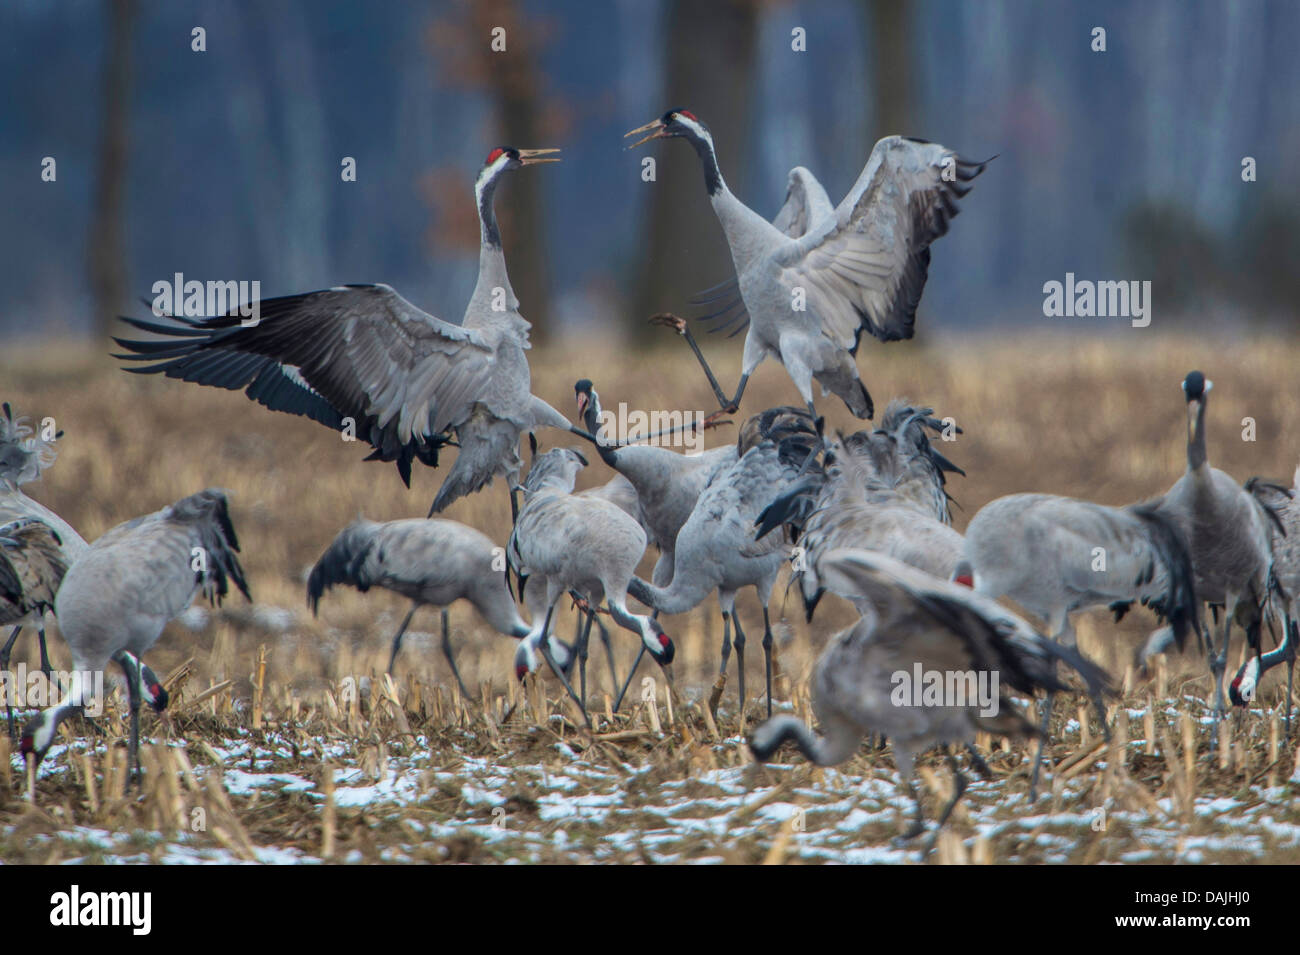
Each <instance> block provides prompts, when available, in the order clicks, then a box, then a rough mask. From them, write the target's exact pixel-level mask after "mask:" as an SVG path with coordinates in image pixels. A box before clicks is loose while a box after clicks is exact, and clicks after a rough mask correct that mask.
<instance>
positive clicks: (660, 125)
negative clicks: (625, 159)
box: [623, 119, 664, 149]
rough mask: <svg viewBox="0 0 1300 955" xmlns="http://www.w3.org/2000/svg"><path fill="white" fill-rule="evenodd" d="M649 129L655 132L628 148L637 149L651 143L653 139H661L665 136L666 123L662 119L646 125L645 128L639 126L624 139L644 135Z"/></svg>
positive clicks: (625, 135) (625, 134) (627, 133)
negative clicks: (638, 134)
mask: <svg viewBox="0 0 1300 955" xmlns="http://www.w3.org/2000/svg"><path fill="white" fill-rule="evenodd" d="M647 129H650V130H653V132H652V133H650V134H649V135H648V136H642V137H641V138H640V139H638V140H637V141H636V142H634V143H633V144H632V145H631V146H628V147H627V148H628V149H636V147H637V146H640V145H641V144H642V143H644V142H649V141H650V140H652V139H661V138H662V137H663V135H664V121H663V120H662V119H656V120H654V121H653V122H650V123H646V124H645V125H644V126H638V127H637V128H636V129H633V130H629V131H628V132H626V133H624V134H623V138H624V139H627V138H628V137H629V136H635V135H636V134H637V133H644V132H645V131H646V130H647Z"/></svg>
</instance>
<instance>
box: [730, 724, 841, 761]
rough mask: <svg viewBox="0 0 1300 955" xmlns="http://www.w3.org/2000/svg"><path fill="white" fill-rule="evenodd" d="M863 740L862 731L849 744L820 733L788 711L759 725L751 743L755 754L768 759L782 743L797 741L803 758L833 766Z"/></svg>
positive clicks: (796, 743) (796, 744)
mask: <svg viewBox="0 0 1300 955" xmlns="http://www.w3.org/2000/svg"><path fill="white" fill-rule="evenodd" d="M846 739H847V737H846ZM861 740H862V737H861V735H858V736H857V737H856V738H854V739H853V740H852V745H851V746H850V745H848V744H847V743H841V742H839V741H837V740H832V739H830V738H828V737H826V736H819V735H817V734H816V733H814V732H813V731H812V730H811V729H809V728H808V726H807V724H805V723H804V722H803V721H802V720H800V719H799V718H798V717H796V716H792V715H790V714H789V713H785V714H782V715H781V716H774V717H773V718H772V719H770V720H768V721H767V722H766V723H764V724H763V725H762V726H760V727H759V728H758V730H756V731H755V733H754V741H753V743H752V744H751V745H752V746H753V749H754V754H755V755H756V756H758V758H759V759H763V760H766V759H767V758H768V757H770V756H771V755H772V754H773V753H775V752H776V750H777V749H778V748H779V747H780V746H781V744H782V743H786V742H790V743H794V745H795V746H796V747H797V748H798V750H799V752H801V753H802V754H803V755H804V758H805V759H807V760H809V761H810V762H812V763H815V764H816V765H818V766H834V765H836V764H837V763H842V762H843V761H844V760H845V759H847V758H848V757H849V756H851V755H852V754H853V751H854V750H856V749H857V745H858V743H860V742H861Z"/></svg>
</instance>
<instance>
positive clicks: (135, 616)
mask: <svg viewBox="0 0 1300 955" xmlns="http://www.w3.org/2000/svg"><path fill="white" fill-rule="evenodd" d="M238 551H239V540H238V538H237V537H236V536H235V528H234V525H233V524H231V522H230V512H229V509H228V506H227V503H226V493H225V492H224V491H222V490H219V489H217V488H208V489H207V490H205V491H200V492H199V493H197V494H193V495H191V496H189V497H186V498H182V499H181V500H179V501H177V502H176V503H175V504H172V505H170V506H168V507H164V508H163V509H162V510H160V511H156V512H154V513H153V514H148V515H145V516H144V517H137V518H135V519H134V520H130V521H127V522H126V523H125V524H119V525H118V526H117V527H114V528H113V529H112V530H110V531H108V532H107V533H105V534H104V536H102V537H100V538H99V539H98V540H97V541H95V542H94V543H93V544H91V545H90V546H89V547H88V548H87V549H86V552H85V553H84V554H83V555H82V556H81V557H80V558H79V559H78V560H77V562H76V563H75V564H73V565H72V567H70V568H69V569H68V572H67V574H66V575H65V576H64V578H63V584H62V586H61V587H60V588H59V593H58V596H57V598H56V599H55V604H54V613H55V616H56V617H58V620H59V629H60V630H61V631H62V632H63V637H64V639H65V640H66V641H67V643H68V648H69V649H70V650H71V651H72V665H73V670H74V674H73V680H72V688H71V689H70V690H69V691H68V693H67V694H66V695H65V696H64V697H63V699H62V700H60V702H59V703H58V704H57V705H55V706H53V707H51V708H49V709H46V710H44V711H43V712H42V713H41V714H40V715H39V716H37V717H36V718H35V719H33V720H32V721H31V722H30V723H28V724H27V726H26V727H25V728H24V729H23V735H22V742H21V745H20V750H21V752H22V753H23V755H24V756H26V757H29V758H31V759H34V760H35V762H37V763H39V762H40V761H41V760H42V759H44V758H45V754H46V753H47V752H48V751H49V748H50V746H51V744H52V743H53V742H54V737H55V734H56V733H57V731H58V728H59V723H61V722H62V721H63V720H64V719H66V718H67V717H68V716H70V715H72V714H73V713H75V712H77V711H79V710H81V709H82V708H83V707H84V706H85V705H86V703H88V702H89V699H88V695H89V694H90V693H92V692H94V691H93V688H91V687H89V686H87V685H86V683H85V677H86V675H88V674H89V673H93V672H96V671H102V670H103V669H104V668H105V667H106V666H107V665H108V663H109V661H110V660H112V661H114V662H116V663H117V664H118V665H119V666H120V667H121V668H122V672H123V673H124V674H125V676H126V688H127V694H128V697H129V699H130V705H131V739H130V750H129V756H128V759H129V762H130V765H131V767H132V768H133V770H134V773H135V776H136V778H137V779H138V778H139V773H140V759H139V748H140V702H141V700H144V701H145V702H147V703H148V704H149V705H150V706H151V707H153V709H154V710H155V711H157V712H162V710H163V709H164V708H166V706H167V691H166V690H165V689H163V687H162V685H161V683H160V682H159V680H158V678H157V677H156V676H155V675H154V673H153V671H152V670H150V669H149V667H147V666H146V665H145V664H144V661H143V660H142V659H141V658H142V656H143V655H144V654H145V653H147V652H148V651H149V649H150V648H151V647H152V646H153V645H154V644H155V643H156V642H157V641H158V637H159V636H160V635H161V634H162V631H163V627H165V626H166V625H167V623H168V622H169V621H171V620H172V619H173V618H175V617H176V616H178V615H179V614H180V613H181V612H182V611H184V610H185V609H186V608H187V607H189V605H190V603H191V602H192V601H193V600H194V597H195V596H196V595H197V594H199V593H202V594H203V595H204V596H205V597H206V598H207V599H208V600H209V602H211V603H212V604H213V605H214V606H215V605H217V604H219V603H220V602H221V600H222V598H223V597H225V596H226V594H227V593H228V591H229V584H230V583H232V582H233V583H234V585H235V586H236V587H238V588H239V591H240V593H242V594H243V595H244V597H245V598H247V599H249V600H250V601H251V599H252V598H251V597H249V593H248V584H247V583H246V582H245V580H244V571H243V568H242V567H240V565H239V558H238V556H237V552H238Z"/></svg>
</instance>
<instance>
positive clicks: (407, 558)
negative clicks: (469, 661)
mask: <svg viewBox="0 0 1300 955" xmlns="http://www.w3.org/2000/svg"><path fill="white" fill-rule="evenodd" d="M503 556H504V550H503V549H502V548H499V547H497V546H496V545H494V544H493V543H492V539H491V538H490V537H488V536H487V535H486V534H482V533H480V532H479V531H476V530H475V529H474V528H472V527H467V526H465V525H464V524H460V523H458V522H456V521H448V520H437V519H426V520H421V519H419V518H414V519H410V520H400V521H389V522H388V523H386V524H377V523H375V522H373V521H367V520H358V521H355V522H353V523H352V524H350V525H348V526H347V527H345V528H344V529H343V530H342V531H340V532H339V534H338V536H337V537H335V538H334V542H333V543H332V544H330V546H329V548H328V549H327V550H326V551H325V553H324V554H322V555H321V558H320V560H318V561H317V562H316V566H315V567H313V568H312V571H311V575H310V576H309V577H308V578H307V606H309V607H311V610H312V613H313V614H315V613H316V612H317V610H318V609H319V606H320V598H321V595H322V594H323V593H324V592H325V591H326V590H329V589H330V588H331V587H333V586H335V585H336V584H348V585H350V586H352V587H355V588H357V590H359V591H361V592H362V593H365V592H366V591H367V590H369V589H370V588H371V587H382V588H384V589H385V590H391V591H393V593H397V594H401V595H402V596H403V597H406V598H407V599H408V600H410V601H411V610H410V612H409V613H408V614H407V615H406V619H404V620H403V621H402V625H401V626H400V627H398V629H397V633H396V635H395V636H394V637H393V651H392V654H391V655H390V656H389V659H388V672H389V673H390V674H391V673H392V672H393V664H394V663H396V662H397V654H398V651H399V650H401V648H402V636H403V635H404V634H405V633H406V628H407V627H408V626H409V625H410V623H411V618H412V617H414V616H415V612H416V611H417V610H419V609H420V608H421V607H426V606H428V607H438V608H440V609H441V611H442V652H443V656H445V657H446V658H447V664H448V666H450V667H451V672H452V675H453V676H454V677H455V678H456V683H457V684H459V686H460V691H461V694H462V695H463V696H465V698H466V699H471V698H472V694H471V693H470V692H469V690H468V689H467V688H466V686H465V682H464V681H463V680H462V679H461V676H460V668H459V667H457V666H456V658H455V656H454V655H453V653H452V647H451V633H450V627H449V623H448V613H447V607H448V605H450V604H453V603H455V602H456V601H457V600H461V599H464V600H467V601H469V602H470V603H471V604H473V606H474V608H475V609H476V610H478V612H479V613H480V614H482V615H483V618H484V619H485V620H486V621H487V622H488V625H489V626H491V627H492V629H494V630H496V631H497V632H498V633H503V634H505V635H506V636H508V637H514V638H515V639H516V640H518V639H522V638H523V637H526V636H527V635H528V633H529V632H530V630H531V628H530V627H529V626H528V624H526V623H525V622H524V621H523V618H522V617H520V616H519V610H518V608H517V607H516V606H515V602H514V600H513V599H511V597H510V593H509V591H507V589H506V583H505V577H504V576H503V575H502V573H501V569H500V568H494V566H493V564H494V562H497V561H500V560H502V559H503Z"/></svg>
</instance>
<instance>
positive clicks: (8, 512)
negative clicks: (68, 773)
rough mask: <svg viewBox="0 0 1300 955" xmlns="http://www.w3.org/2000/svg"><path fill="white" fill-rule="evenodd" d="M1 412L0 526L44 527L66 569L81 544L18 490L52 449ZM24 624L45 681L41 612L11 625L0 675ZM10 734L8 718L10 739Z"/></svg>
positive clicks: (9, 412)
mask: <svg viewBox="0 0 1300 955" xmlns="http://www.w3.org/2000/svg"><path fill="white" fill-rule="evenodd" d="M3 412H4V416H3V417H0V524H6V523H9V522H11V521H17V520H22V519H23V518H29V517H34V518H36V519H37V520H39V521H41V522H43V523H45V524H47V525H48V526H49V527H50V528H51V529H52V530H53V531H54V533H55V535H56V536H57V538H58V540H59V547H60V550H61V552H62V556H61V560H62V562H63V563H64V565H70V564H71V563H72V562H73V561H74V560H76V559H77V558H78V557H80V556H81V554H82V552H83V551H85V549H86V542H85V540H83V539H82V537H81V535H80V534H78V533H77V532H76V531H75V530H74V529H73V528H72V526H71V525H70V524H69V523H68V522H67V521H65V520H64V519H63V518H61V517H59V515H58V514H55V513H54V512H53V511H52V510H50V509H49V508H48V507H46V506H45V505H43V504H41V503H39V502H37V501H34V500H32V499H31V498H30V497H28V496H27V495H26V494H24V493H23V491H22V487H21V486H22V485H23V484H26V483H27V482H29V481H34V480H36V479H37V478H39V477H40V476H41V472H42V471H44V470H45V469H46V468H48V467H49V466H50V465H51V464H52V463H53V462H54V458H55V454H56V452H55V450H54V446H53V444H52V442H50V441H46V440H45V437H44V436H43V435H41V434H38V433H37V432H36V431H35V429H33V428H32V426H31V425H29V424H28V423H27V419H26V418H15V417H14V413H13V409H12V408H11V407H9V402H7V401H6V402H5V403H4V405H3ZM59 437H62V432H59V433H58V434H56V435H54V438H55V439H57V438H59ZM24 624H25V625H27V626H30V627H34V628H35V630H36V635H37V638H38V640H39V642H40V650H41V671H42V672H43V673H44V674H45V676H46V677H47V678H48V677H49V676H50V672H51V668H50V656H49V651H48V650H47V648H46V645H45V611H44V610H40V611H33V612H32V613H31V614H30V615H28V616H27V617H26V618H25V619H22V620H19V621H18V622H17V623H16V624H15V625H14V629H13V631H12V632H11V633H10V634H9V639H8V640H7V641H5V645H4V646H3V647H0V671H8V669H9V658H10V655H11V654H12V653H13V648H14V643H15V642H17V640H18V634H19V633H21V632H22V628H23V626H24ZM12 730H13V725H12V718H11V719H10V731H11V735H12Z"/></svg>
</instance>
